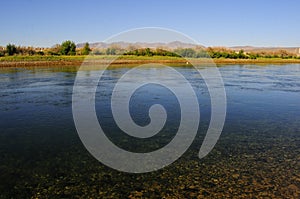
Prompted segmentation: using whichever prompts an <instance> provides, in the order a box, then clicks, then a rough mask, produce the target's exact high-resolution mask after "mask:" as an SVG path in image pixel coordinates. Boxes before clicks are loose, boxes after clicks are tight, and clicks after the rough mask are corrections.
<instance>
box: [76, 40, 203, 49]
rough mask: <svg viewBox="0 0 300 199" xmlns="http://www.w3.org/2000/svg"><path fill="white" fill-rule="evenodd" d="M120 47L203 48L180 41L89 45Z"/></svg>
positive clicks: (94, 46) (82, 44)
mask: <svg viewBox="0 0 300 199" xmlns="http://www.w3.org/2000/svg"><path fill="white" fill-rule="evenodd" d="M83 46H84V43H79V44H77V48H82V47H83ZM113 46H114V47H116V46H118V47H120V48H123V49H125V48H128V47H130V46H134V47H136V48H163V49H176V48H205V47H204V46H202V45H196V44H191V43H183V42H180V41H173V42H169V43H146V42H135V43H129V42H123V41H120V42H113V43H105V42H96V43H90V47H91V48H99V49H101V48H102V49H104V48H109V47H113Z"/></svg>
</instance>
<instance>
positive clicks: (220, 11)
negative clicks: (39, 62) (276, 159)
mask: <svg viewBox="0 0 300 199" xmlns="http://www.w3.org/2000/svg"><path fill="white" fill-rule="evenodd" d="M299 13H300V1H298V0H287V1H280V0H278V1H276V0H273V1H272V0H251V1H242V0H239V1H233V0H218V1H214V0H206V1H202V0H194V1H193V0H186V1H184V0H181V1H179V0H151V1H150V0H148V1H142V0H127V1H125V0H123V1H122V0H119V1H117V0H108V1H104V0H86V1H83V0H82V1H79V0H65V1H63V0H61V1H59V0H51V1H40V0H23V1H22V0H19V1H16V0H4V1H2V2H1V16H2V20H1V29H0V45H2V46H5V45H6V44H7V43H14V44H16V45H32V46H43V47H49V46H52V45H54V44H56V43H61V42H62V41H64V40H72V41H74V42H76V43H79V42H86V41H88V42H96V41H103V40H105V39H106V38H108V37H110V36H111V35H114V34H117V33H119V32H122V31H125V30H128V29H132V28H139V27H163V28H169V29H174V30H177V31H180V32H183V33H185V34H187V35H189V36H190V37H192V38H193V39H195V40H197V41H198V42H199V43H201V44H203V45H206V46H236V45H252V46H300V14H299Z"/></svg>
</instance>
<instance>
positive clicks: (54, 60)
mask: <svg viewBox="0 0 300 199" xmlns="http://www.w3.org/2000/svg"><path fill="white" fill-rule="evenodd" d="M112 60H114V61H113V64H114V65H121V64H146V63H161V64H167V63H168V64H190V63H191V62H192V63H193V64H205V63H208V62H209V63H212V61H213V62H214V63H215V64H289V63H300V59H281V58H257V59H226V58H218V59H206V58H186V59H185V58H181V57H165V56H153V57H148V56H97V57H89V58H87V57H85V56H49V57H47V56H14V57H0V68H1V67H2V68H3V67H30V66H48V67H57V66H80V65H81V64H82V63H89V64H91V65H93V64H109V63H110V62H111V61H112Z"/></svg>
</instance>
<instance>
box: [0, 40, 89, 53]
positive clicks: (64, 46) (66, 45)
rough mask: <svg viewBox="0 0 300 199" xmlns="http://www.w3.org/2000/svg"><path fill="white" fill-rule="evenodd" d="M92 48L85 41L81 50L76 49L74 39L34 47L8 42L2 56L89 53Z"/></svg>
mask: <svg viewBox="0 0 300 199" xmlns="http://www.w3.org/2000/svg"><path fill="white" fill-rule="evenodd" d="M90 51H91V49H90V46H89V43H85V45H84V47H83V48H82V49H80V50H77V49H76V44H75V43H74V42H73V41H70V40H67V41H64V42H62V43H61V44H56V45H55V46H53V47H52V48H46V49H43V48H34V47H22V46H16V45H15V44H7V45H6V48H2V49H0V56H12V55H88V54H89V53H90Z"/></svg>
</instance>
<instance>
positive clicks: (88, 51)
mask: <svg viewBox="0 0 300 199" xmlns="http://www.w3.org/2000/svg"><path fill="white" fill-rule="evenodd" d="M90 52H91V49H90V45H89V43H88V42H86V43H85V45H84V47H83V49H82V52H81V53H82V54H83V55H88V54H89V53H90Z"/></svg>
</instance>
